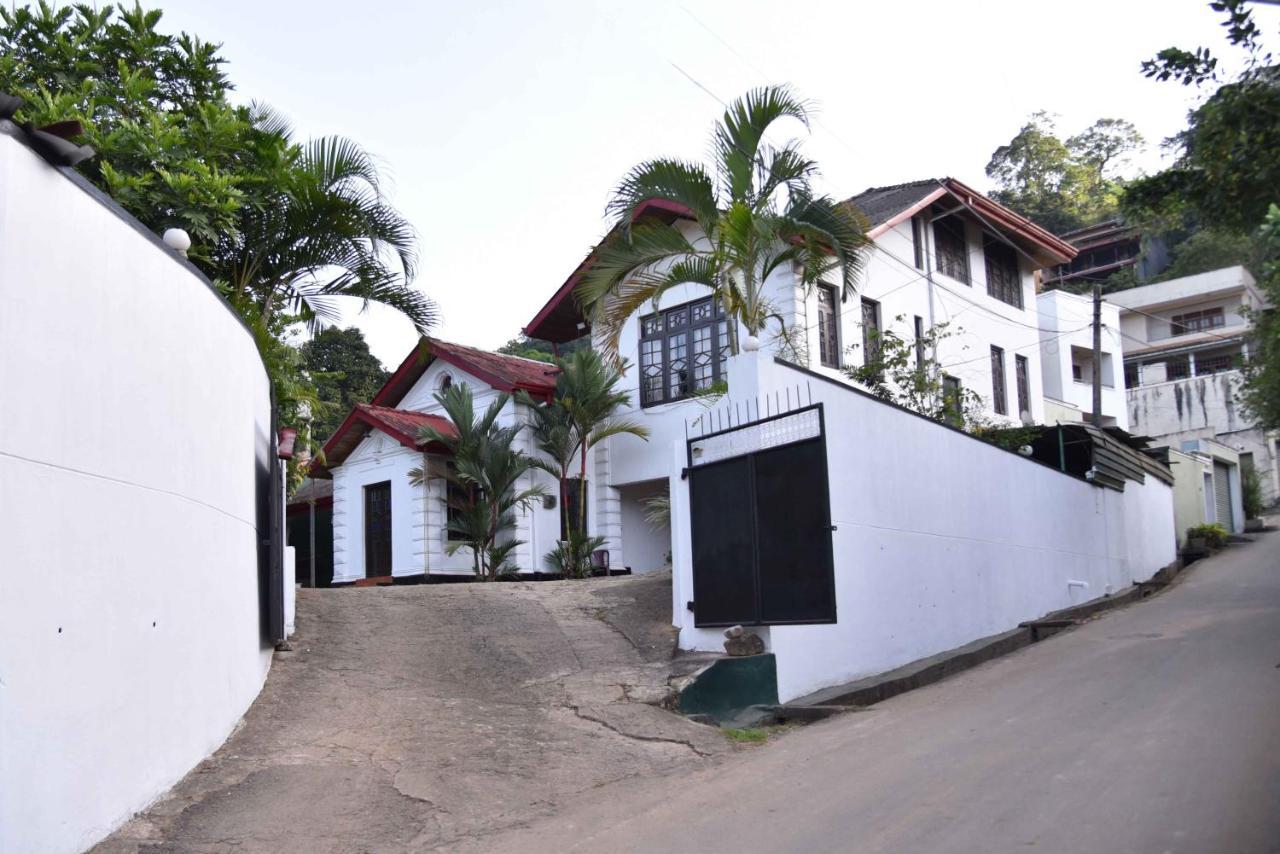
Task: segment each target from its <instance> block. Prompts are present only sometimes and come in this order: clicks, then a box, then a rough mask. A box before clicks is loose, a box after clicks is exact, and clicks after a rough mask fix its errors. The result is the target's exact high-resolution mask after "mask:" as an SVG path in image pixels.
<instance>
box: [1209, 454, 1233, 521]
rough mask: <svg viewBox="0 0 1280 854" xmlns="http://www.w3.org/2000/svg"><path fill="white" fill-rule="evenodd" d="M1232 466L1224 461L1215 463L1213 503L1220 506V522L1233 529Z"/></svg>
mask: <svg viewBox="0 0 1280 854" xmlns="http://www.w3.org/2000/svg"><path fill="white" fill-rule="evenodd" d="M1230 474H1231V468H1230V467H1229V466H1226V465H1223V464H1222V463H1219V462H1215V463H1214V464H1213V503H1214V505H1215V506H1216V507H1217V508H1218V524H1219V525H1221V526H1222V527H1224V528H1226V529H1227V530H1228V531H1230V530H1231V481H1230V480H1229V477H1230Z"/></svg>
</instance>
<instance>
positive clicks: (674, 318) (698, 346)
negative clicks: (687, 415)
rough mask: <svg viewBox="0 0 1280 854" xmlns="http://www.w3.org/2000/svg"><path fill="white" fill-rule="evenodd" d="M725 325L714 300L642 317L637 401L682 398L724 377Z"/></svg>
mask: <svg viewBox="0 0 1280 854" xmlns="http://www.w3.org/2000/svg"><path fill="white" fill-rule="evenodd" d="M728 359H729V325H728V321H727V320H726V318H725V315H724V309H723V308H722V307H721V306H720V304H719V301H718V300H712V299H711V298H707V299H702V300H698V301H696V302H690V303H685V304H684V305H678V306H675V307H674V308H669V309H666V310H665V311H661V312H657V313H655V314H650V315H646V316H644V317H642V318H640V404H641V406H653V405H655V404H659V403H669V402H671V401H674V400H681V399H683V398H686V397H688V396H689V395H691V394H693V393H694V392H698V391H702V390H705V389H708V388H711V386H712V385H714V384H715V383H717V382H719V381H721V380H723V379H724V378H725V373H726V365H727V363H728Z"/></svg>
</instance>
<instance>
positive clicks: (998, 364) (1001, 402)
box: [991, 346, 1009, 415]
mask: <svg viewBox="0 0 1280 854" xmlns="http://www.w3.org/2000/svg"><path fill="white" fill-rule="evenodd" d="M991 406H992V408H993V409H995V411H996V414H997V415H1008V414H1009V394H1008V390H1007V389H1006V388H1005V381H1004V350H1001V349H1000V348H999V347H994V346H993V347H992V348H991Z"/></svg>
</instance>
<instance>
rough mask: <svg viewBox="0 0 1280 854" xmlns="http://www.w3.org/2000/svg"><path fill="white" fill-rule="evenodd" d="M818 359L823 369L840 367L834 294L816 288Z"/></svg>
mask: <svg viewBox="0 0 1280 854" xmlns="http://www.w3.org/2000/svg"><path fill="white" fill-rule="evenodd" d="M818 358H819V360H820V361H821V362H822V364H823V365H824V366H825V367H828V368H838V367H840V336H839V332H838V330H837V329H836V292H835V289H834V288H832V287H829V286H827V285H822V286H819V288H818Z"/></svg>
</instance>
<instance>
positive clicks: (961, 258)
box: [933, 215, 969, 285]
mask: <svg viewBox="0 0 1280 854" xmlns="http://www.w3.org/2000/svg"><path fill="white" fill-rule="evenodd" d="M933 243H934V248H935V251H936V254H937V256H938V272H940V273H943V274H945V275H948V276H950V277H951V278H953V279H955V280H956V281H959V282H964V283H965V284H966V285H967V284H969V247H968V245H967V244H966V243H965V239H964V220H962V219H960V217H958V216H954V215H952V216H948V217H943V218H942V219H940V220H938V221H937V222H935V223H934V224H933Z"/></svg>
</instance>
